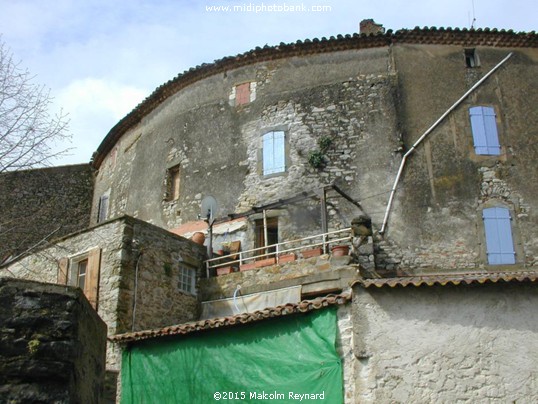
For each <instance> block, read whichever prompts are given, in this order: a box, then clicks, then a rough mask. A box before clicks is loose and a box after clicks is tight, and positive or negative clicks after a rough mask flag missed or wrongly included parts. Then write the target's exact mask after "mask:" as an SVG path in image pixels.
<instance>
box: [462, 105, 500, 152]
mask: <svg viewBox="0 0 538 404" xmlns="http://www.w3.org/2000/svg"><path fill="white" fill-rule="evenodd" d="M469 116H470V118H471V130H472V132H473V140H474V150H475V153H476V154H481V155H490V156H498V155H500V154H501V146H500V144H499V135H498V133H497V121H496V119H495V110H494V109H493V108H492V107H471V108H469Z"/></svg>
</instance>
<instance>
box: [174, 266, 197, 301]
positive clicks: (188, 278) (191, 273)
mask: <svg viewBox="0 0 538 404" xmlns="http://www.w3.org/2000/svg"><path fill="white" fill-rule="evenodd" d="M178 287H179V289H180V290H182V291H183V292H187V293H191V294H193V295H194V294H195V291H196V271H195V270H194V269H193V268H187V267H183V266H180V267H179V284H178Z"/></svg>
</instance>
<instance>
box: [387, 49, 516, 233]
mask: <svg viewBox="0 0 538 404" xmlns="http://www.w3.org/2000/svg"><path fill="white" fill-rule="evenodd" d="M512 54H513V52H510V53H509V54H508V55H507V56H506V57H505V58H504V59H503V60H501V61H500V62H499V63H498V64H497V65H496V66H495V67H493V68H492V69H491V70H490V71H489V72H487V73H486V75H485V76H484V77H482V78H481V79H480V80H478V81H477V82H476V83H475V84H474V85H473V86H472V87H471V88H470V89H469V90H467V92H466V93H465V94H463V95H462V96H461V97H460V99H459V100H457V101H456V102H455V103H454V104H452V106H451V107H450V108H449V109H447V110H446V111H445V113H444V114H443V115H441V116H440V117H439V119H437V121H435V123H434V124H433V125H432V126H430V127H429V128H428V129H427V130H426V132H424V133H423V134H422V136H420V137H419V138H418V140H417V141H416V142H415V143H414V144H413V146H411V148H410V149H409V150H408V151H407V152H406V153H405V154H404V155H403V157H402V161H401V162H400V167H399V168H398V173H397V174H396V178H395V180H394V185H393V186H392V189H391V191H390V196H389V201H388V203H387V208H386V210H385V216H384V217H383V224H382V226H381V230H380V231H379V234H385V231H386V227H387V222H388V220H389V215H390V211H391V208H392V203H393V200H394V194H395V193H396V188H398V183H399V182H400V177H401V175H402V172H403V169H404V166H405V162H406V160H407V157H408V156H409V155H410V154H411V153H413V152H414V151H415V149H416V148H417V146H418V145H419V144H420V143H422V141H423V140H424V139H425V138H426V136H428V135H429V134H430V133H431V132H432V131H433V130H434V129H435V128H436V127H437V126H438V125H439V124H440V123H441V122H442V121H443V120H444V119H445V118H446V117H447V116H448V114H450V113H451V112H452V111H453V110H454V109H455V108H456V107H457V106H458V105H460V104H461V103H462V101H463V100H465V99H466V98H467V97H468V96H469V95H470V94H471V93H472V92H473V91H474V90H476V89H477V88H478V87H479V86H480V85H481V84H482V83H483V82H484V81H485V80H486V79H487V78H488V77H489V76H491V75H492V74H493V73H494V72H495V71H496V70H497V69H498V68H499V67H501V66H502V65H503V64H504V62H506V61H507V60H508V59H510V57H511V56H512Z"/></svg>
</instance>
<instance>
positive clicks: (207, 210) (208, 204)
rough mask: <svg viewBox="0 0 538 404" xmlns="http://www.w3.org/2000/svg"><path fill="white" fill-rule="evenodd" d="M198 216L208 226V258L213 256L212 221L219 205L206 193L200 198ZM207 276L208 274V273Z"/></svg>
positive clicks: (213, 221)
mask: <svg viewBox="0 0 538 404" xmlns="http://www.w3.org/2000/svg"><path fill="white" fill-rule="evenodd" d="M200 210H201V212H200V217H202V218H203V219H204V222H206V223H207V224H208V226H209V228H208V231H207V235H208V237H209V243H208V245H207V256H208V258H209V259H211V258H213V223H215V218H216V217H217V212H218V210H219V205H218V203H217V200H216V199H215V198H213V197H212V196H210V195H208V196H206V197H204V199H202V205H201V209H200ZM208 277H209V274H208Z"/></svg>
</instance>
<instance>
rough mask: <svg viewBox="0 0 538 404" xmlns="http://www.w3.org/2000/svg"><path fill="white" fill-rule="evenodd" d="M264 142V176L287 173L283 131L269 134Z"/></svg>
mask: <svg viewBox="0 0 538 404" xmlns="http://www.w3.org/2000/svg"><path fill="white" fill-rule="evenodd" d="M262 141H263V175H269V174H276V173H282V172H284V171H286V147H285V136H284V132H283V131H272V132H267V133H266V134H264V135H263V136H262Z"/></svg>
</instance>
